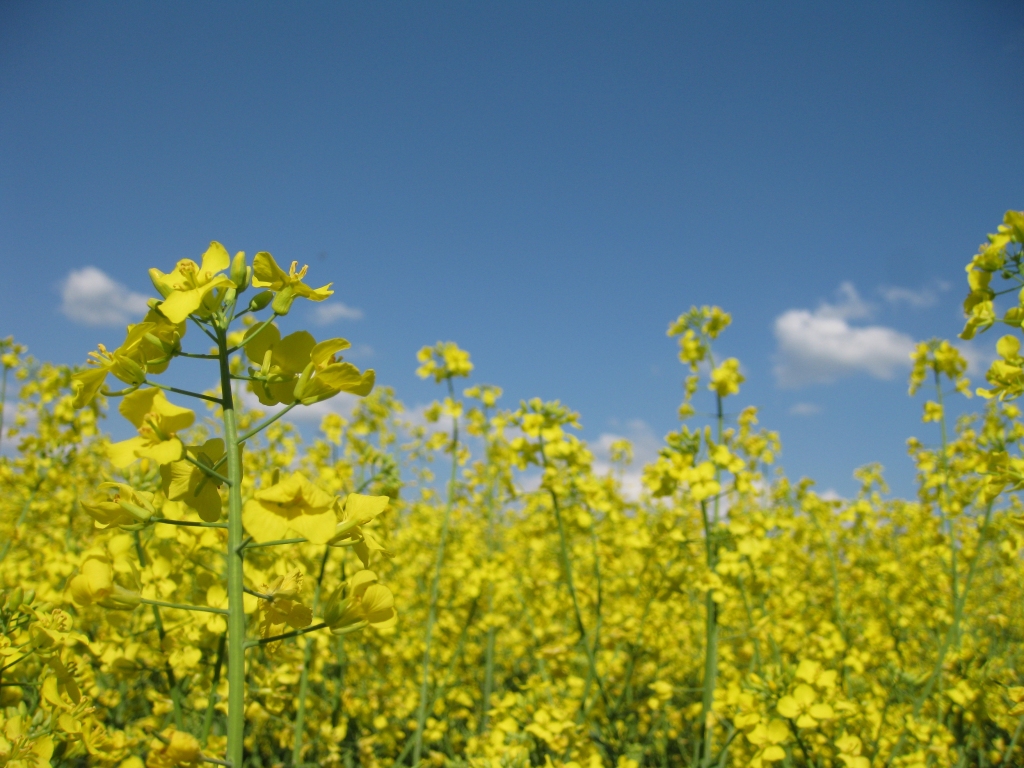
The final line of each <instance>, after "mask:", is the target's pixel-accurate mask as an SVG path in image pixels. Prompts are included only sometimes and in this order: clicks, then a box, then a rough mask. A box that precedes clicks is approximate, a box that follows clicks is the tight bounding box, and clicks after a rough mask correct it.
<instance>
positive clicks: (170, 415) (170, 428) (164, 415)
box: [153, 393, 196, 432]
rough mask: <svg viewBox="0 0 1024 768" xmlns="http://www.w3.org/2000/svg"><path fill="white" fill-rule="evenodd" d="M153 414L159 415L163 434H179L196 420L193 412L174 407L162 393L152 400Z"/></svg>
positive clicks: (178, 406)
mask: <svg viewBox="0 0 1024 768" xmlns="http://www.w3.org/2000/svg"><path fill="white" fill-rule="evenodd" d="M153 412H154V413H157V414H159V415H160V428H161V429H162V430H164V432H180V431H181V430H183V429H188V428H189V427H191V426H192V422H194V421H195V420H196V414H195V412H194V411H192V410H191V409H189V408H182V407H181V406H180V405H175V404H174V403H172V402H171V401H170V400H168V399H167V397H166V396H164V395H163V393H161V396H160V397H157V398H155V399H154V400H153Z"/></svg>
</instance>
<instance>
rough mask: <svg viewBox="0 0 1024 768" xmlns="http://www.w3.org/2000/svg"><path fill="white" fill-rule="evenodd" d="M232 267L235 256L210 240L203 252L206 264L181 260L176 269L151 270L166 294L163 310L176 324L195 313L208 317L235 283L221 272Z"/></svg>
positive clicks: (161, 307)
mask: <svg viewBox="0 0 1024 768" xmlns="http://www.w3.org/2000/svg"><path fill="white" fill-rule="evenodd" d="M229 266H231V257H230V256H228V252H227V250H226V249H225V248H224V246H223V245H221V244H220V243H218V242H212V243H210V247H209V248H208V249H207V250H206V253H204V254H203V263H202V265H199V264H196V263H195V262H194V261H192V259H182V260H181V261H179V262H178V263H177V264H176V265H175V267H174V271H173V272H168V273H166V274H165V273H163V272H161V271H160V270H159V269H156V268H153V269H151V270H149V278H150V280H152V281H153V285H154V287H155V288H156V289H157V290H158V291H159V292H160V295H161V296H163V297H164V300H163V301H162V302H160V303H159V304H158V305H157V308H158V309H159V310H160V313H161V314H163V316H164V317H166V318H167V319H168V320H170V321H171V322H172V323H180V322H183V321H184V320H186V319H188V316H189V315H191V314H193V313H194V314H196V315H197V316H198V317H208V316H209V314H210V312H212V311H213V310H214V309H216V307H217V305H218V304H219V303H220V299H221V296H222V295H223V292H224V291H225V290H227V289H228V288H234V287H235V284H234V283H232V282H231V278H229V277H228V276H227V275H221V274H218V273H219V272H223V271H224V270H225V269H227V268H228V267H229Z"/></svg>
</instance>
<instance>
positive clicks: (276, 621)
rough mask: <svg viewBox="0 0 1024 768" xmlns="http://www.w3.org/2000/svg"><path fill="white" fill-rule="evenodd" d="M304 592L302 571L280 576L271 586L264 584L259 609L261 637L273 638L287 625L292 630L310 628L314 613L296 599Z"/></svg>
mask: <svg viewBox="0 0 1024 768" xmlns="http://www.w3.org/2000/svg"><path fill="white" fill-rule="evenodd" d="M301 590H302V571H299V570H295V571H292V572H290V573H288V574H286V575H284V576H278V577H277V578H276V579H275V580H274V581H273V582H272V583H271V584H264V585H263V586H262V587H261V590H260V591H261V593H262V594H263V595H265V596H266V597H264V598H260V600H259V603H258V607H259V610H260V612H261V614H262V616H261V619H260V636H261V637H271V636H272V635H277V634H280V633H281V631H282V630H283V629H284V627H285V625H287V626H289V627H291V628H292V629H302V628H303V627H308V626H309V625H310V623H311V622H312V621H313V612H312V611H311V610H310V609H309V608H307V607H306V606H304V605H303V604H302V603H300V602H299V601H298V600H295V599H294V598H296V597H298V595H299V592H300V591H301Z"/></svg>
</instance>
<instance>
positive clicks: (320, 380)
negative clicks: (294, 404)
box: [295, 339, 376, 405]
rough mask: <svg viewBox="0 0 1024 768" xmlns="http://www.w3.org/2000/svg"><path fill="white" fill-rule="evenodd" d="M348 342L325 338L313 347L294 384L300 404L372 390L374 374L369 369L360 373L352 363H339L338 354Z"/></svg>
mask: <svg viewBox="0 0 1024 768" xmlns="http://www.w3.org/2000/svg"><path fill="white" fill-rule="evenodd" d="M350 346H351V345H350V344H349V343H348V341H347V340H345V339H327V340H326V341H321V342H320V343H319V344H317V345H316V346H314V347H313V349H312V350H311V351H310V354H309V363H307V365H306V367H305V368H304V369H303V371H302V375H301V376H300V377H299V381H298V383H297V384H296V385H295V398H296V399H297V400H298V401H299V402H301V403H302V404H303V405H312V404H313V403H319V402H320V401H322V400H327V399H328V398H331V397H334V396H335V395H336V394H338V393H339V392H348V393H349V394H352V395H358V396H359V397H366V395H368V394H370V392H371V390H373V385H374V383H375V381H376V373H375V371H374V370H373V369H372V368H370V369H368V370H367V371H365V372H360V370H359V369H358V368H356V367H355V366H354V365H352V363H346V362H342V359H341V357H340V356H339V355H338V352H340V351H341V350H343V349H348V348H349V347H350Z"/></svg>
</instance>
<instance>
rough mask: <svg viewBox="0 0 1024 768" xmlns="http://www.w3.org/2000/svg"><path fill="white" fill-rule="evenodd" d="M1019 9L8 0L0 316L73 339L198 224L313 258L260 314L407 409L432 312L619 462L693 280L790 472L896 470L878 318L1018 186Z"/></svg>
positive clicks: (665, 401)
mask: <svg viewBox="0 0 1024 768" xmlns="http://www.w3.org/2000/svg"><path fill="white" fill-rule="evenodd" d="M1022 32H1024V5H1022V4H1020V3H1018V2H1004V3H999V2H961V3H952V2H935V1H930V2H891V1H890V2H878V3H871V2H860V3H846V4H839V3H820V2H806V3H755V2H750V3H700V4H696V3H635V2H633V3H618V4H603V3H601V4H598V3H523V2H517V3H505V4H499V3H372V4H371V3H358V4H357V3H348V4H343V3H323V4H315V3H293V4H281V3H274V4H271V3H226V2H225V3H186V2H176V3H164V4H155V3H115V2H105V3H45V2H5V3H3V4H2V5H0V264H2V270H3V271H2V274H3V279H2V280H0V335H7V334H14V335H15V337H16V338H17V339H19V340H21V341H23V342H25V343H27V344H28V345H29V346H30V348H31V350H32V352H33V353H34V354H35V355H36V356H38V357H40V358H43V359H49V360H54V361H59V362H67V363H77V362H81V361H83V360H84V359H85V355H86V353H87V352H88V350H89V349H91V348H93V347H94V346H95V344H96V342H99V341H102V342H105V343H108V344H116V343H118V342H119V341H120V340H121V335H120V331H119V330H118V328H117V327H116V325H114V324H116V323H118V322H121V321H122V320H123V319H124V318H125V317H128V318H134V316H135V313H137V309H138V306H139V303H140V301H142V297H144V296H148V295H150V294H151V293H152V288H151V286H150V285H149V282H148V280H147V278H146V269H147V268H148V267H150V266H159V267H161V268H162V269H164V270H165V271H166V270H170V269H171V267H172V266H173V264H174V262H175V261H176V260H177V259H179V258H183V257H192V258H198V257H199V255H200V254H201V253H202V251H203V250H204V249H205V247H206V245H207V243H208V242H209V241H210V240H211V239H217V240H220V241H221V242H223V243H224V244H225V245H226V246H227V247H228V249H229V250H230V251H232V252H234V251H236V250H245V251H246V252H248V253H250V254H252V253H254V252H256V251H258V250H268V251H270V252H271V253H273V254H274V255H275V257H277V259H278V260H279V261H281V262H288V261H291V260H292V259H297V260H299V261H300V263H302V262H308V263H309V264H310V271H311V273H312V276H313V282H314V284H319V282H318V281H319V279H320V278H323V280H322V282H327V281H329V280H333V281H334V287H335V290H336V294H335V296H334V299H333V300H332V303H331V305H330V306H331V307H332V309H329V310H323V311H320V312H319V313H315V312H313V309H312V307H301V308H300V309H298V310H296V311H295V312H293V316H294V319H293V318H291V317H290V318H289V323H291V324H292V325H298V324H299V323H301V322H307V323H312V324H313V326H312V327H311V330H313V332H314V333H315V334H316V335H317V336H318V337H326V336H333V335H344V336H346V337H347V338H349V339H351V340H352V342H353V344H354V346H355V350H356V355H355V357H354V362H356V363H358V364H359V365H361V366H372V367H374V368H376V369H377V372H378V381H380V382H382V383H385V384H390V385H393V386H394V387H395V388H396V389H397V391H398V394H399V396H400V397H401V398H402V399H403V400H405V401H406V402H407V403H408V404H409V405H411V406H415V405H417V404H422V403H425V402H427V401H428V400H429V399H430V398H432V397H433V396H434V394H435V390H434V388H433V386H432V385H429V384H426V383H423V382H420V381H419V380H417V379H416V378H415V376H414V374H413V371H414V369H415V359H414V354H415V351H416V350H417V349H418V348H419V347H420V346H421V345H423V344H425V343H432V342H434V341H437V340H439V339H451V340H455V341H457V342H458V343H459V344H460V345H461V346H463V347H465V348H467V349H468V350H469V351H470V352H471V353H472V355H473V359H474V361H475V363H476V366H477V369H476V374H477V375H476V380H477V381H486V382H491V383H495V384H499V385H501V386H502V387H504V388H505V391H506V396H505V403H506V404H507V405H514V404H515V402H517V401H518V399H519V398H523V397H530V396H534V395H537V396H540V397H543V398H560V399H562V400H563V401H564V402H566V403H568V404H569V405H571V406H572V407H574V408H576V409H577V410H579V411H580V412H581V413H582V420H583V424H584V427H585V429H584V434H585V436H586V437H587V438H588V439H590V440H592V441H594V442H595V443H596V442H598V441H599V439H600V437H601V436H602V435H608V434H619V435H627V436H632V437H635V438H637V439H638V448H639V453H640V454H641V458H645V457H649V455H650V453H651V451H653V450H654V449H655V447H656V442H657V440H659V439H660V438H661V436H662V435H663V434H664V433H665V432H667V431H668V430H669V429H671V428H673V427H674V426H675V424H676V421H675V411H676V407H677V405H678V402H679V399H680V396H681V388H680V382H681V380H682V378H683V375H684V372H683V370H682V367H681V366H680V365H679V363H678V362H677V361H676V359H675V348H674V344H673V342H672V341H671V340H669V339H667V338H666V337H665V329H666V327H667V325H668V323H669V321H670V320H672V319H673V318H674V317H675V316H676V315H678V314H679V313H680V312H682V311H684V310H685V309H687V308H688V307H690V305H692V304H705V303H717V304H720V305H722V306H723V307H725V308H726V309H727V310H729V311H731V312H732V314H733V318H734V325H733V327H732V328H731V329H729V331H728V332H727V333H726V334H725V336H724V337H723V339H722V343H721V350H720V351H721V353H722V354H727V355H735V356H737V357H739V358H740V359H741V361H742V363H743V366H744V370H745V372H746V375H747V377H748V381H747V384H746V385H745V386H744V388H743V390H742V392H741V394H740V396H739V398H737V399H736V403H735V405H736V406H737V407H739V406H741V405H746V404H751V403H752V404H756V405H759V406H760V407H761V408H762V424H764V425H766V426H768V427H770V428H773V429H777V430H779V431H780V432H781V434H782V439H783V446H784V451H783V455H782V463H783V465H784V466H785V468H786V470H787V471H788V473H789V474H790V475H791V476H793V477H799V476H801V475H807V476H810V477H813V478H815V479H817V481H818V482H819V486H820V488H821V489H834V490H836V491H838V492H839V493H842V494H846V493H850V492H852V491H853V489H854V487H855V485H854V482H853V480H852V476H851V472H852V470H853V469H854V468H855V467H857V466H858V465H861V464H864V463H867V462H869V461H881V462H882V463H884V464H885V465H886V467H887V472H888V476H889V477H890V480H891V481H892V484H893V487H894V490H896V491H898V492H900V493H903V494H907V493H911V492H912V468H911V465H910V462H909V460H908V459H907V458H906V455H905V449H904V441H905V439H906V438H907V437H908V436H909V435H911V434H916V435H920V436H922V437H924V438H925V439H926V440H927V439H934V436H933V435H931V434H930V432H929V430H930V429H932V428H933V427H932V425H929V426H925V425H921V424H920V423H919V421H918V419H919V415H920V412H921V402H922V398H918V399H917V400H916V401H912V400H910V399H909V398H908V397H907V396H906V374H907V365H906V362H905V353H906V348H907V345H908V344H909V343H910V341H911V340H914V339H920V338H927V337H930V336H933V335H938V336H944V337H952V336H954V335H955V334H956V333H957V332H958V331H959V329H960V325H961V322H960V313H959V303H960V301H961V299H962V295H963V292H964V273H963V264H964V263H965V262H966V261H967V260H968V259H969V257H970V255H971V254H972V253H973V252H974V251H975V250H976V248H977V245H978V243H979V242H980V241H981V240H982V239H983V237H984V235H985V233H986V232H989V231H992V230H993V229H994V228H995V226H996V225H997V224H998V222H999V220H1000V219H1001V217H1002V214H1003V212H1004V211H1005V210H1006V209H1007V208H1018V209H1019V208H1021V207H1022V206H1024V195H1022V192H1024V190H1022V182H1021V173H1020V169H1021V168H1022V167H1024V163H1022V161H1024V141H1022V139H1024V90H1022V85H1021V83H1022V79H1021V71H1022V60H1024V42H1022V41H1024V35H1022ZM87 268H92V269H89V270H87ZM105 324H106V325H105ZM993 342H994V339H984V340H983V341H982V342H981V343H980V344H977V345H975V348H974V349H973V350H972V354H974V355H975V357H976V358H977V359H978V360H980V361H983V360H984V356H985V354H986V350H988V349H989V348H990V347H991V345H992V343H993ZM203 383H204V384H205V383H206V382H203Z"/></svg>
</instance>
